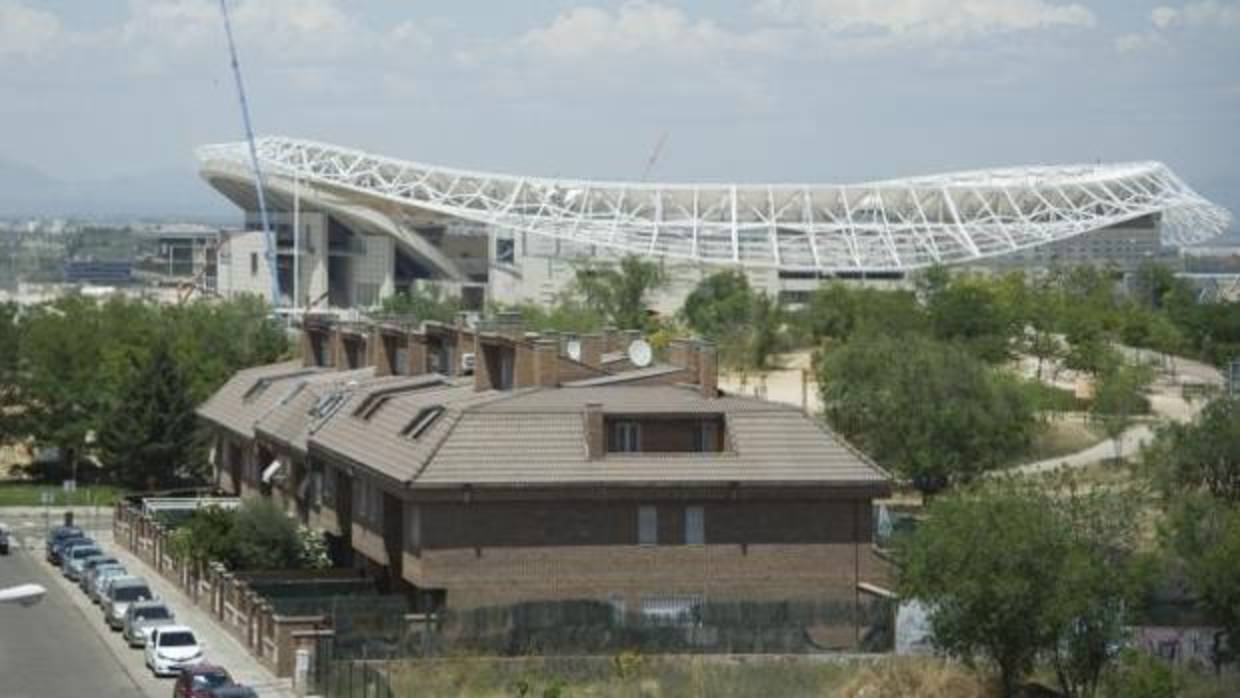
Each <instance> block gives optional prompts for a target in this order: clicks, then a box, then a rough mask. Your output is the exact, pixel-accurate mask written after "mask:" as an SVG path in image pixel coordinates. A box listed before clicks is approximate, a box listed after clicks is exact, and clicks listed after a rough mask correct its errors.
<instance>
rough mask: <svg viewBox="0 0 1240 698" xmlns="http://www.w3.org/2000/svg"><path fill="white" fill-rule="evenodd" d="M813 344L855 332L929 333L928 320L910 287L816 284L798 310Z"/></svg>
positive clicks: (843, 337)
mask: <svg viewBox="0 0 1240 698" xmlns="http://www.w3.org/2000/svg"><path fill="white" fill-rule="evenodd" d="M798 324H803V325H805V326H806V327H807V328H808V329H809V332H810V335H811V336H812V337H813V339H814V343H815V344H822V343H823V341H824V340H828V339H829V340H832V341H833V342H844V341H847V340H848V339H849V338H850V337H852V336H853V335H855V334H860V333H863V332H868V333H871V334H880V335H890V336H904V335H908V334H928V333H929V331H930V329H929V320H928V319H927V317H926V313H925V311H924V309H923V308H922V307H921V305H920V304H919V303H918V302H917V296H916V295H914V294H913V293H911V292H909V291H903V290H901V291H885V290H880V289H874V288H853V287H849V286H845V285H844V284H841V283H832V284H828V285H826V286H823V287H822V288H819V289H818V290H817V291H815V292H814V293H813V294H812V295H811V296H810V300H809V303H808V304H807V306H806V308H805V309H804V310H803V311H801V314H800V318H799V319H798Z"/></svg>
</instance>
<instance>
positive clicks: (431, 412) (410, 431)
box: [401, 405, 443, 440]
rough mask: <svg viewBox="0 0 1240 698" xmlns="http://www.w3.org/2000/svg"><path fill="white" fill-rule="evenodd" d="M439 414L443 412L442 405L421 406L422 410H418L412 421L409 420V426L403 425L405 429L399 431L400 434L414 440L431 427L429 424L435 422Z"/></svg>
mask: <svg viewBox="0 0 1240 698" xmlns="http://www.w3.org/2000/svg"><path fill="white" fill-rule="evenodd" d="M441 414H443V406H442V405H433V406H431V407H424V408H422V410H421V411H419V412H418V415H417V416H416V417H414V418H413V421H412V422H409V426H407V427H405V430H404V431H402V432H401V435H402V436H404V437H405V438H407V439H415V440H416V439H417V438H418V437H420V436H422V434H423V433H424V432H425V431H426V430H427V429H430V428H431V425H432V424H434V423H435V420H436V419H439V415H441Z"/></svg>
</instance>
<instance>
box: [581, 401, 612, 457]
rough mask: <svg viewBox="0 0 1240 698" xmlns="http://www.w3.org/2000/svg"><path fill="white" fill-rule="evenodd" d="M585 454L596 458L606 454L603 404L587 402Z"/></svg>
mask: <svg viewBox="0 0 1240 698" xmlns="http://www.w3.org/2000/svg"><path fill="white" fill-rule="evenodd" d="M585 430H586V455H587V457H589V458H590V460H597V459H599V458H602V457H603V456H604V455H606V454H607V434H606V433H605V431H604V429H603V404H602V403H600V402H587V403H586V413H585Z"/></svg>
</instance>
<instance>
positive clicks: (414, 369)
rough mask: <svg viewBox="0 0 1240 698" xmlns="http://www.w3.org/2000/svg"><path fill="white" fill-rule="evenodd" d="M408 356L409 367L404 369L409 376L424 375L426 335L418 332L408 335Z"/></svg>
mask: <svg viewBox="0 0 1240 698" xmlns="http://www.w3.org/2000/svg"><path fill="white" fill-rule="evenodd" d="M408 349H409V354H408V357H407V359H406V360H407V361H408V362H409V366H408V367H407V368H406V369H405V370H406V371H407V372H408V373H409V375H411V376H421V375H423V374H425V373H426V363H427V362H426V335H424V334H422V333H420V332H410V333H409V347H408Z"/></svg>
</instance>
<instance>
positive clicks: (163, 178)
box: [0, 160, 237, 218]
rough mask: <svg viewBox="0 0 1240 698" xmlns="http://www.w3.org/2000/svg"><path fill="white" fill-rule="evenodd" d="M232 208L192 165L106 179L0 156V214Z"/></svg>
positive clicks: (182, 213)
mask: <svg viewBox="0 0 1240 698" xmlns="http://www.w3.org/2000/svg"><path fill="white" fill-rule="evenodd" d="M230 215H231V216H233V217H236V216H237V209H236V208H235V207H234V206H232V205H231V204H230V203H228V201H227V200H226V199H225V198H224V197H222V196H220V195H219V194H218V193H216V192H214V191H213V190H212V189H211V188H210V187H209V186H207V184H206V182H204V181H203V180H202V179H200V178H199V177H198V175H197V173H196V172H194V170H193V169H192V168H186V169H185V170H180V169H170V170H158V171H151V172H146V173H142V174H137V175H131V176H125V177H116V178H111V179H99V180H83V181H64V180H59V179H56V178H53V177H50V176H48V175H47V174H45V173H43V172H40V171H39V170H38V169H36V168H34V167H31V166H29V165H25V164H22V163H16V162H12V161H8V160H0V218H5V217H15V216H66V217H75V216H82V217H114V216H116V217H129V216H132V217H165V216H179V217H195V218H200V217H210V218H217V217H226V216H230Z"/></svg>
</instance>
